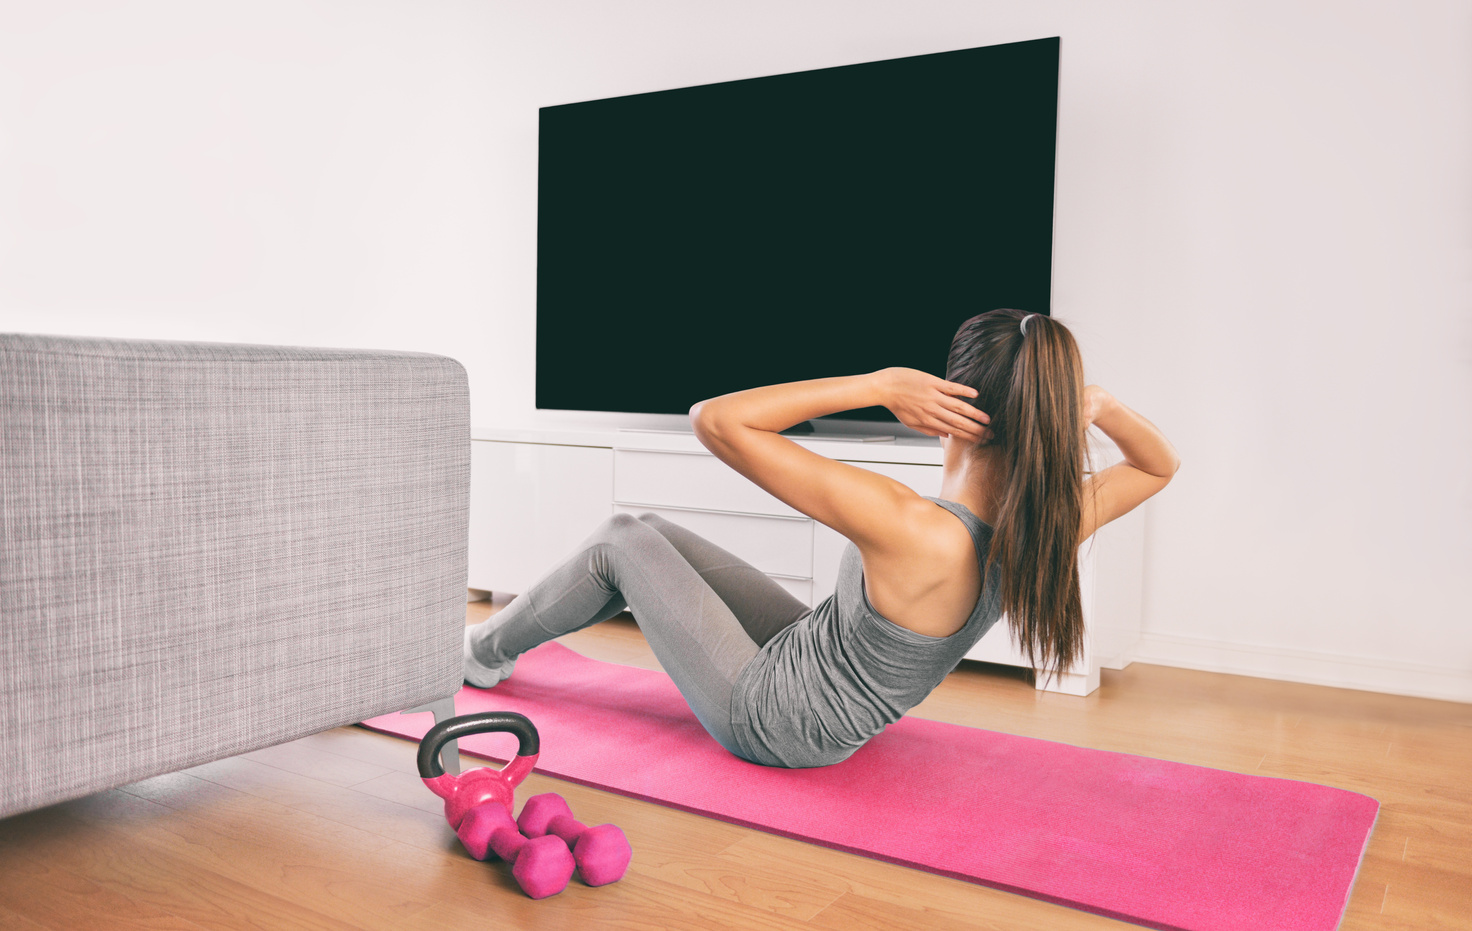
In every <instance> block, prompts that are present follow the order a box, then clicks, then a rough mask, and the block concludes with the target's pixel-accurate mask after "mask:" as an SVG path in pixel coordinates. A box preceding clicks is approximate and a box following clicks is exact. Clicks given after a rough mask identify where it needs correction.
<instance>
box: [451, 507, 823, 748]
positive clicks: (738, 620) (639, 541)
mask: <svg viewBox="0 0 1472 931" xmlns="http://www.w3.org/2000/svg"><path fill="white" fill-rule="evenodd" d="M625 608H627V609H628V610H629V611H630V612H631V613H632V614H633V615H634V620H635V621H637V622H638V624H639V629H640V630H641V631H643V633H644V639H645V640H647V641H648V642H649V646H650V648H651V649H653V650H654V655H655V657H656V658H658V659H659V663H660V665H661V666H663V667H664V670H665V672H667V673H669V676H670V678H671V679H673V680H674V683H675V685H676V687H678V688H679V690H680V693H681V694H682V695H684V696H685V700H686V701H688V702H689V703H690V708H691V710H692V711H694V712H695V717H696V718H697V719H698V720H699V721H700V723H701V725H702V726H704V727H705V729H706V730H707V731H708V732H709V733H710V735H711V736H712V737H714V738H715V739H716V741H717V742H718V743H720V745H721V746H723V747H725V748H726V749H727V750H729V751H731V752H732V753H734V754H736V755H737V756H743V754H742V753H741V752H740V751H739V750H738V748H737V745H736V742H735V739H734V737H733V735H732V731H731V693H732V690H733V688H734V687H735V684H736V677H737V676H739V675H740V674H741V670H742V669H743V668H744V667H745V666H746V664H747V662H749V661H750V660H751V658H752V657H754V656H755V655H756V654H757V651H758V650H759V649H760V648H761V647H762V645H764V644H765V643H766V642H767V641H768V640H770V639H771V638H772V636H773V635H774V634H776V633H777V632H778V631H779V630H781V629H782V628H784V627H786V626H788V625H789V624H792V623H793V622H795V621H797V620H799V619H800V618H802V617H804V616H805V615H807V614H809V613H811V609H810V608H809V607H808V606H807V605H805V604H803V603H802V602H801V601H798V600H797V599H796V598H794V597H793V596H792V595H791V594H789V593H788V592H787V590H786V589H784V588H783V587H782V586H780V585H778V584H777V583H776V582H774V581H772V580H771V579H769V578H768V577H767V576H766V575H765V574H763V573H762V572H761V571H760V570H758V569H756V568H754V567H753V566H751V565H748V564H747V563H745V562H742V561H741V560H740V559H738V558H737V557H735V556H733V555H731V554H730V553H728V552H726V551H725V550H723V549H721V548H720V547H718V546H716V545H715V544H713V543H711V542H710V541H708V540H706V539H704V538H702V537H700V536H698V535H696V534H694V533H691V532H690V531H689V530H686V529H685V528H684V527H681V526H679V525H677V524H673V523H670V522H669V521H667V520H665V519H663V518H661V517H659V516H658V515H656V514H641V515H639V516H638V517H634V516H633V515H630V514H615V515H613V516H612V517H610V518H609V519H608V520H606V521H604V522H603V524H602V525H600V526H599V527H598V529H597V530H595V531H593V534H592V535H591V536H589V537H588V538H587V539H586V540H584V541H583V542H582V544H581V545H580V546H579V547H578V549H577V552H576V553H574V554H573V555H572V556H571V557H570V558H569V559H567V560H566V561H565V562H563V563H562V564H561V565H559V566H557V567H556V568H554V569H553V570H552V571H551V572H549V573H547V574H546V575H544V576H543V577H542V578H541V579H539V580H537V581H536V582H535V583H533V584H532V586H531V588H530V589H529V590H528V591H526V592H524V593H522V594H521V595H519V596H518V597H516V598H514V599H512V601H511V603H510V604H508V605H507V606H506V607H505V608H502V609H501V610H500V611H499V612H498V613H496V614H494V615H492V616H491V618H490V619H489V620H487V621H486V622H485V623H483V624H479V625H477V626H476V627H473V628H471V634H470V636H469V638H468V641H467V642H468V644H469V649H470V651H471V653H472V655H473V656H474V657H475V659H476V660H478V661H479V662H481V663H484V664H485V665H487V666H497V665H500V664H502V663H504V662H505V661H506V660H509V659H512V658H514V657H516V656H519V655H520V654H522V653H525V652H526V651H527V650H530V649H531V648H532V647H534V646H537V645H538V644H541V643H545V642H546V641H548V640H551V639H552V638H554V637H560V636H561V635H563V634H567V633H572V632H573V631H575V630H582V629H583V628H585V627H591V626H592V625H594V624H597V623H598V622H600V621H606V620H608V619H609V618H611V617H613V616H614V615H615V614H618V613H619V612H620V611H623V610H624V609H625Z"/></svg>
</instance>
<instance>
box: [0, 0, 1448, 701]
mask: <svg viewBox="0 0 1472 931" xmlns="http://www.w3.org/2000/svg"><path fill="white" fill-rule="evenodd" d="M1053 35H1058V36H1062V40H1063V41H1062V55H1063V66H1062V85H1061V98H1062V99H1061V112H1060V120H1059V122H1060V125H1059V163H1058V205H1057V225H1056V230H1057V232H1056V253H1055V281H1054V310H1055V313H1056V314H1057V315H1058V316H1059V317H1060V318H1061V319H1063V320H1065V321H1067V322H1070V323H1071V324H1073V326H1074V327H1075V330H1076V332H1077V334H1078V336H1079V338H1080V341H1081V343H1082V344H1083V346H1084V350H1085V353H1086V357H1087V365H1088V369H1089V375H1090V377H1091V379H1092V380H1094V381H1097V382H1099V383H1100V384H1103V385H1104V386H1106V387H1108V388H1110V389H1111V390H1113V391H1114V392H1115V393H1116V394H1117V395H1118V396H1119V397H1121V398H1122V399H1123V400H1125V402H1126V403H1128V404H1130V405H1131V406H1133V407H1135V408H1136V409H1137V410H1139V411H1140V412H1142V413H1143V414H1145V416H1147V417H1149V418H1150V419H1151V420H1153V421H1154V422H1155V423H1156V424H1157V425H1159V426H1160V427H1161V429H1162V430H1163V431H1164V432H1165V433H1166V435H1167V436H1169V437H1170V438H1171V439H1172V441H1174V443H1175V445H1176V447H1177V449H1178V450H1179V451H1180V453H1181V456H1182V459H1183V461H1184V463H1185V464H1184V466H1183V468H1182V470H1181V472H1180V474H1179V475H1178V476H1177V478H1176V481H1175V482H1174V483H1173V484H1172V485H1171V486H1170V488H1168V489H1167V490H1166V491H1165V492H1164V493H1163V494H1162V495H1161V496H1159V497H1158V498H1156V499H1155V500H1152V501H1151V502H1149V503H1148V504H1147V505H1146V508H1147V509H1148V510H1147V527H1148V533H1147V537H1148V539H1147V548H1148V551H1147V570H1146V577H1145V580H1144V587H1145V588H1144V605H1145V618H1144V628H1145V630H1146V637H1145V641H1144V643H1143V644H1142V648H1141V652H1140V658H1141V659H1142V660H1145V661H1151V662H1163V663H1170V664H1177V665H1183V666H1193V667H1199V668H1208V669H1218V670H1224V671H1231V672H1243V673H1247V674H1252V675H1269V676H1275V677H1280V678H1285V679H1296V680H1301V681H1312V682H1322V683H1327V684H1337V685H1345V686H1349V687H1356V688H1368V689H1378V690H1383V691H1392V692H1402V693H1407V694H1423V695H1430V696H1434V697H1445V698H1455V699H1459V700H1463V701H1472V605H1469V600H1468V586H1467V580H1468V578H1469V576H1472V572H1469V570H1468V566H1469V565H1472V532H1469V530H1468V527H1469V526H1472V171H1469V169H1468V166H1472V6H1469V5H1468V4H1467V3H1465V2H1464V0H1441V2H1433V0H1419V2H1402V3H1397V4H1388V3H1363V2H1361V3H1354V2H1312V3H1311V2H1305V0H1290V2H1281V0H1280V2H1268V0H1250V2H1249V0H1232V2H1219V3H1213V4H1202V3H1194V4H1181V3H1177V2H1174V0H1150V2H1147V0H1130V2H1095V0H1078V2H1033V0H1029V2H1022V0H998V2H989V3H987V2H975V0H906V2H899V0H892V2H883V3H880V2H868V3H861V2H852V0H821V2H820V0H759V2H758V0H707V2H702V3H687V2H677V0H620V2H595V0H580V2H572V0H544V2H539V3H535V4H510V3H484V2H468V0H466V2H461V0H351V2H349V0H316V2H310V0H292V2H284V0H252V2H249V3H246V2H234V3H216V4H199V3H194V2H187V0H179V2H160V0H137V2H131V3H128V4H117V3H102V2H99V3H84V2H79V0H52V2H47V3H34V2H29V0H0V329H5V330H19V331H30V332H50V333H82V334H90V335H111V336H122V337H160V338H170V339H204V340H235V341H246V342H264V343H297V344H316V345H330V346H373V347H384V348H404V349H415V350H422V351H429V352H440V353H445V354H447V355H452V356H454V357H456V358H458V359H460V360H461V361H462V362H464V363H465V365H466V367H467V368H468V369H469V372H470V377H471V389H472V403H473V408H474V419H475V422H476V423H477V424H478V425H490V424H507V425H526V424H531V423H535V422H546V421H548V419H549V418H548V417H547V416H546V415H538V414H536V413H535V412H534V410H533V398H532V349H533V338H534V318H533V310H534V297H535V295H534V282H535V221H536V212H535V208H536V199H535V193H536V127H537V122H536V121H537V107H539V106H544V105H549V104H556V103H564V102H568V101H573V100H584V99H590V98H597V97H608V96H615V95H620V94H629V93H637V92H641V91H649V90H658V89H664V88H670V87H681V86H688V85H693V84H701V83H708V82H712V81H723V80H731V79H736V78H744V77H753V76H757V75H764V74H775V73H781V72H787V71H797V70H804V69H810V68H819V67H825V66H830V65H840V64H849V63H853V62H860V61H871V60H877V59H883V58H893V57H898V56H903V55H914V54H924V53H927V52H936V51H943V50H948V49H956V48H968V47H972V46H978V45H986V44H993V43H999V42H1011V41H1017V40H1022V39H1032V38H1039V37H1043V36H1053ZM600 375H601V373H589V377H591V378H596V377H600ZM552 419H555V418H552Z"/></svg>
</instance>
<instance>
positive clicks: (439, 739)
mask: <svg viewBox="0 0 1472 931" xmlns="http://www.w3.org/2000/svg"><path fill="white" fill-rule="evenodd" d="M492 731H507V732H509V733H512V734H515V735H516V739H517V740H518V741H520V743H519V745H518V746H517V748H516V755H517V756H535V755H536V754H537V753H538V752H539V751H540V750H541V746H542V744H541V739H540V738H539V737H538V736H537V728H536V726H535V725H534V724H532V722H531V720H530V719H529V718H527V717H526V715H521V714H517V713H516V712H514V711H482V712H480V713H478V714H462V715H459V716H458V717H454V718H448V719H446V720H444V721H441V722H440V723H438V724H436V725H435V726H434V727H431V728H430V729H429V733H427V734H425V735H424V737H423V739H421V740H420V741H419V775H420V777H422V778H424V779H435V778H438V777H440V776H443V775H444V774H445V768H444V766H442V765H441V764H440V747H441V746H442V745H444V743H445V742H446V741H448V740H456V739H458V738H461V737H469V736H470V735H471V734H486V733H490V732H492Z"/></svg>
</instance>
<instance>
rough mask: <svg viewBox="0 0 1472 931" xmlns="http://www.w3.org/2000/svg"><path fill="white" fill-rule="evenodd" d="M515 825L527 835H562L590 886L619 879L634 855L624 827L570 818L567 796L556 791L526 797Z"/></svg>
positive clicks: (584, 879)
mask: <svg viewBox="0 0 1472 931" xmlns="http://www.w3.org/2000/svg"><path fill="white" fill-rule="evenodd" d="M517 825H518V826H519V827H520V828H521V833H523V834H525V835H526V836H527V837H529V838H542V837H545V836H547V835H553V836H556V837H560V838H562V840H563V841H565V842H566V844H567V846H568V847H570V848H572V856H573V860H574V861H575V862H576V863H577V867H578V872H579V873H581V874H582V877H583V882H585V883H587V884H588V885H590V886H604V885H607V884H608V883H611V882H617V881H618V880H620V879H622V878H623V875H624V873H625V872H626V871H627V870H628V868H629V861H630V860H631V859H633V856H634V852H633V849H632V848H630V847H629V839H628V838H627V837H625V836H624V832H623V831H621V830H619V829H618V828H617V827H615V826H614V825H612V824H600V825H598V826H597V827H591V828H590V827H588V826H586V825H584V824H582V823H581V822H579V821H577V820H576V819H575V818H573V816H572V810H571V809H570V808H568V805H567V800H566V799H564V798H563V797H562V796H560V795H558V794H557V793H556V792H547V793H544V794H542V795H533V796H532V797H531V798H529V799H527V800H526V804H525V805H523V806H522V808H521V816H520V817H519V818H518V819H517Z"/></svg>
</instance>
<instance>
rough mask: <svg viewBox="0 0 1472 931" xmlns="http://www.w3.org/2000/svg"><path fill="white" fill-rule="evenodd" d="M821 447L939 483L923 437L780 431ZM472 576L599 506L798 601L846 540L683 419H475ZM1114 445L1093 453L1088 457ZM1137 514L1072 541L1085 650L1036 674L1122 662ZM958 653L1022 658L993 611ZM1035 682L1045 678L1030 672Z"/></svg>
mask: <svg viewBox="0 0 1472 931" xmlns="http://www.w3.org/2000/svg"><path fill="white" fill-rule="evenodd" d="M789 438H790V439H792V440H793V441H794V442H796V443H800V444H801V445H803V446H805V447H807V448H808V449H810V450H812V451H813V452H816V453H818V454H820V455H824V456H828V457H830V458H832V459H838V460H842V461H845V462H849V463H852V464H853V465H856V466H860V467H862V468H866V469H871V470H873V471H875V472H879V473H881V474H883V475H887V476H889V477H890V478H893V479H895V480H897V481H899V482H902V483H904V484H905V485H907V486H909V487H910V488H913V489H914V490H915V491H916V492H918V493H920V494H922V495H929V496H931V497H937V496H939V494H940V474H941V469H940V466H941V449H940V442H939V441H938V440H936V439H933V438H930V437H917V438H908V437H883V438H878V439H876V438H874V437H869V436H834V435H830V434H822V433H818V434H807V435H799V436H791V437H789ZM471 439H472V442H471V491H470V587H471V588H475V589H482V590H484V591H492V592H504V593H519V592H523V591H526V590H527V588H528V587H529V586H530V585H531V584H532V583H533V582H535V581H536V580H537V579H538V578H540V577H541V575H542V574H543V573H545V572H547V571H548V570H549V569H551V568H552V567H553V566H554V565H555V564H556V563H557V562H558V561H559V560H560V559H563V558H565V557H566V556H567V555H568V554H569V553H571V552H572V551H573V549H574V548H575V547H576V546H577V545H578V544H579V543H580V542H582V541H583V540H584V539H585V538H586V537H587V536H588V534H590V533H591V532H592V531H593V529H594V528H595V527H596V526H597V525H598V524H600V523H601V522H602V521H604V520H605V519H606V518H607V517H608V516H609V515H610V514H614V513H618V512H627V513H645V512H654V513H656V514H659V515H660V516H662V517H664V518H666V519H668V520H670V521H673V522H674V523H677V524H680V525H682V526H685V527H688V528H689V529H691V530H693V531H695V532H696V533H698V534H700V535H701V536H704V537H706V538H707V539H709V540H711V541H712V542H714V543H716V544H717V545H718V546H721V547H724V548H725V549H727V550H730V551H731V552H733V553H735V554H736V555H737V556H740V557H741V558H742V559H745V560H746V561H747V562H749V563H751V564H752V565H754V566H756V567H757V568H758V569H761V570H762V571H763V572H765V573H767V575H769V576H770V577H771V578H773V579H774V580H776V581H777V582H778V583H779V584H781V585H782V586H783V587H784V588H786V589H787V590H788V591H790V592H792V594H793V595H795V596H796V597H797V598H799V599H800V600H802V601H804V602H806V603H807V604H809V605H816V604H818V603H819V602H821V601H822V600H823V599H825V598H827V597H828V596H829V595H830V594H832V593H833V588H834V585H835V583H836V581H837V577H838V561H839V557H840V556H841V555H842V553H843V548H844V547H845V546H846V545H847V543H848V541H847V540H845V539H844V537H842V536H841V535H840V534H838V533H837V532H835V531H833V530H831V529H829V528H828V527H826V526H824V525H823V524H820V523H818V522H816V521H814V520H812V519H811V518H809V517H807V516H806V515H804V514H802V513H801V512H799V511H796V510H793V509H792V508H790V507H788V506H787V505H786V504H783V503H782V502H781V501H779V500H778V499H776V498H774V497H772V496H771V495H769V494H767V493H766V492H765V491H763V490H762V489H761V488H759V487H758V486H757V485H755V484H753V483H752V482H750V481H748V480H747V479H746V478H745V477H743V476H742V475H740V474H739V473H737V472H736V471H735V470H733V469H731V468H730V467H729V466H727V465H726V464H725V463H723V462H721V461H720V460H719V459H717V458H715V456H713V455H711V454H710V452H709V451H707V450H706V449H705V447H703V446H701V445H700V442H699V441H698V440H697V439H696V438H695V434H694V433H692V432H690V431H688V430H648V429H615V428H609V427H604V426H595V427H589V428H586V429H579V428H575V427H555V428H547V429H495V428H485V429H476V430H473V431H472V432H471ZM1110 452H1114V458H1117V455H1118V454H1117V452H1115V451H1113V449H1112V447H1110V448H1108V449H1107V450H1106V449H1101V450H1099V451H1098V453H1096V461H1097V462H1098V467H1100V468H1102V467H1103V466H1104V465H1106V464H1108V463H1109V461H1110V456H1109V453H1110ZM1142 531H1143V526H1142V517H1141V514H1140V512H1139V510H1138V509H1137V510H1136V511H1134V512H1132V513H1130V514H1127V515H1125V516H1124V517H1122V518H1120V519H1119V520H1117V521H1115V522H1113V523H1112V524H1109V525H1107V526H1106V527H1104V528H1103V529H1102V530H1100V531H1099V532H1098V533H1096V534H1095V535H1094V536H1093V537H1092V538H1091V539H1090V540H1088V541H1086V542H1085V543H1084V545H1083V546H1082V547H1081V548H1080V551H1079V558H1080V573H1079V574H1080V585H1081V588H1082V595H1083V609H1084V625H1085V628H1086V630H1087V631H1088V636H1087V637H1086V640H1085V649H1084V655H1083V659H1082V661H1081V662H1080V663H1079V664H1078V665H1077V666H1075V667H1074V668H1073V670H1072V671H1070V672H1068V673H1065V674H1063V675H1062V676H1060V677H1058V678H1057V679H1056V680H1055V681H1054V682H1052V683H1051V684H1049V685H1048V686H1047V688H1048V690H1049V691H1055V692H1064V693H1067V694H1070V695H1088V694H1089V693H1091V692H1093V691H1094V690H1095V689H1097V688H1098V687H1099V669H1100V667H1101V666H1104V667H1107V668H1111V669H1122V668H1124V666H1126V665H1128V663H1129V661H1130V659H1131V656H1130V654H1131V653H1132V652H1133V649H1134V645H1135V643H1136V642H1137V641H1138V639H1139V632H1140V621H1139V619H1140V587H1141V556H1142V549H1143V532H1142ZM966 656H967V658H968V659H975V660H981V661H984V662H990V663H1002V664H1005V665H1012V666H1026V665H1027V664H1026V661H1025V660H1024V659H1023V658H1022V656H1021V655H1020V654H1019V653H1018V652H1017V651H1016V650H1015V649H1014V648H1013V646H1012V643H1011V639H1010V637H1009V634H1008V630H1007V619H1006V618H1005V617H1003V618H1002V619H1001V620H999V621H998V622H997V624H996V626H995V627H993V628H992V629H991V631H989V632H988V633H987V635H986V636H985V637H983V638H982V639H981V640H980V641H979V642H978V643H977V644H976V646H975V647H973V648H972V650H971V651H970V652H969V653H967V654H966ZM1037 678H1038V687H1039V688H1043V687H1044V686H1043V683H1042V681H1041V680H1042V679H1043V678H1044V677H1043V676H1038V677H1037Z"/></svg>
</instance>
